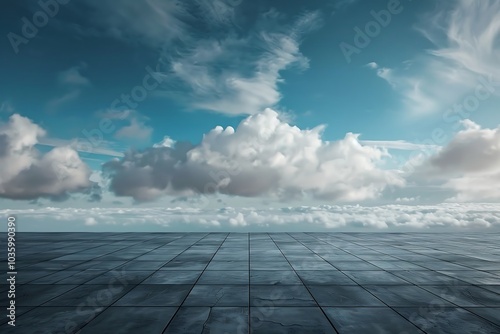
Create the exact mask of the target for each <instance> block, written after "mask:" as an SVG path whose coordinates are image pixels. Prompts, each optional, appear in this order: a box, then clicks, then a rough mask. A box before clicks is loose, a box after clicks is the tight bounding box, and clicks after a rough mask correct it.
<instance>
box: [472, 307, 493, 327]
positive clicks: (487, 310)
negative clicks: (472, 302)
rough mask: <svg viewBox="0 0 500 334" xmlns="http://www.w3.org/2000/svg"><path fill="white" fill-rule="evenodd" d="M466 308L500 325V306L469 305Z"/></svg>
mask: <svg viewBox="0 0 500 334" xmlns="http://www.w3.org/2000/svg"><path fill="white" fill-rule="evenodd" d="M466 309H467V310H468V311H469V312H472V313H474V314H476V315H478V316H480V317H482V318H484V319H486V320H488V321H491V322H492V323H494V324H495V325H497V326H500V307H467V308H466Z"/></svg>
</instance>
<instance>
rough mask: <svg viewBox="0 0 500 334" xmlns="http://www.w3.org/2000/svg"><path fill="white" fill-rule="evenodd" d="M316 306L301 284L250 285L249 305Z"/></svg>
mask: <svg viewBox="0 0 500 334" xmlns="http://www.w3.org/2000/svg"><path fill="white" fill-rule="evenodd" d="M263 305H266V306H269V305H273V306H316V302H314V300H313V298H312V296H311V294H310V293H309V292H308V291H307V289H306V288H305V286H303V285H273V286H266V285H252V286H250V306H257V307H260V306H263Z"/></svg>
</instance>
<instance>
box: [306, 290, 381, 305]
mask: <svg viewBox="0 0 500 334" xmlns="http://www.w3.org/2000/svg"><path fill="white" fill-rule="evenodd" d="M308 288H309V291H311V293H312V295H313V297H314V299H316V301H317V302H318V304H319V305H320V306H384V304H383V303H382V302H381V301H380V300H378V299H377V298H375V297H374V296H373V295H372V294H371V293H369V292H368V291H366V290H365V289H363V288H362V287H360V286H347V285H316V286H314V285H311V286H308Z"/></svg>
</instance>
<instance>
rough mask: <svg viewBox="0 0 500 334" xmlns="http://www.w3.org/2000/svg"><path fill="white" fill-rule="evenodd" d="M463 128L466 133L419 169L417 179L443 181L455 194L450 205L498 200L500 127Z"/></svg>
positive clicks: (469, 124) (469, 123)
mask: <svg viewBox="0 0 500 334" xmlns="http://www.w3.org/2000/svg"><path fill="white" fill-rule="evenodd" d="M462 124H463V126H464V129H463V130H461V131H459V132H458V133H457V134H456V135H455V136H454V137H453V139H452V140H451V141H450V142H449V143H448V144H447V145H446V146H445V147H443V148H442V149H441V150H440V151H439V152H438V153H436V154H435V155H433V156H431V157H430V158H429V159H427V160H426V161H425V162H423V164H422V165H421V166H420V167H418V168H417V172H416V173H417V176H418V177H425V178H427V179H429V178H430V179H434V180H435V179H437V180H439V179H441V180H444V187H447V188H450V189H452V190H454V191H455V192H456V196H454V197H453V198H450V199H449V200H450V201H461V202H462V201H484V200H499V199H500V189H499V188H498V187H497V186H495V185H498V184H500V127H497V128H495V129H487V128H481V127H480V126H479V125H477V124H475V123H474V122H472V121H470V120H465V121H462Z"/></svg>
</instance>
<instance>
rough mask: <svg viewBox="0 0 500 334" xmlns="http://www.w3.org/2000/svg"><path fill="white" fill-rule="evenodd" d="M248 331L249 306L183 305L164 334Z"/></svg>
mask: <svg viewBox="0 0 500 334" xmlns="http://www.w3.org/2000/svg"><path fill="white" fill-rule="evenodd" d="M169 333H172V334H178V333H186V334H189V333H193V334H194V333H203V334H210V333H235V334H245V333H248V308H247V307H196V306H194V307H181V308H180V309H179V312H178V313H177V314H176V315H175V318H174V319H173V320H172V322H171V323H170V324H169V326H168V328H167V330H166V331H165V332H164V334H169Z"/></svg>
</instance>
